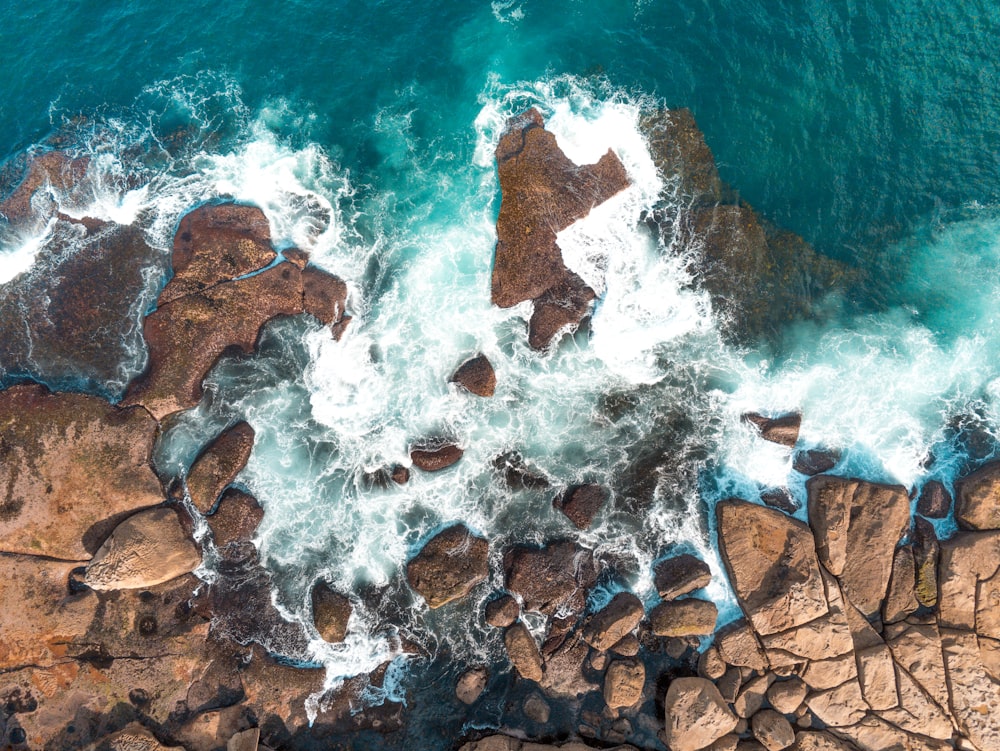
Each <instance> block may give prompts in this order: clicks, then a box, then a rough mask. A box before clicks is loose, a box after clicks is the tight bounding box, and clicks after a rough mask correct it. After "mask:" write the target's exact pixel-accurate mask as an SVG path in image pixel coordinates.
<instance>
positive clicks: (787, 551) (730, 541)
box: [716, 500, 828, 635]
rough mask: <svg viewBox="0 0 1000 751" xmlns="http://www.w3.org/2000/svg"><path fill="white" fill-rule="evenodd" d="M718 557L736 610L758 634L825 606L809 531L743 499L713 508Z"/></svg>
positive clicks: (800, 622) (799, 620) (814, 613)
mask: <svg viewBox="0 0 1000 751" xmlns="http://www.w3.org/2000/svg"><path fill="white" fill-rule="evenodd" d="M716 514H717V515H718V520H719V543H720V549H721V552H722V559H723V562H724V563H725V565H726V570H727V571H728V573H729V578H730V581H732V583H733V588H734V589H735V590H736V595H737V597H738V599H739V602H740V606H741V607H742V608H743V611H744V612H745V613H746V614H747V616H748V617H749V618H750V621H751V623H753V626H754V629H755V630H756V631H757V633H758V634H762V635H766V634H774V633H778V632H780V631H787V630H788V629H790V628H794V627H795V626H800V625H803V624H805V623H808V622H809V621H811V620H813V619H815V618H819V617H821V616H823V615H825V614H826V613H827V610H828V607H827V602H826V596H825V591H824V586H823V579H822V577H821V575H820V570H819V563H818V561H817V560H816V551H815V548H814V545H813V539H812V535H811V534H810V532H809V528H808V527H807V526H806V525H804V524H803V523H802V522H799V521H797V520H795V519H792V518H791V517H788V516H786V515H784V514H782V513H780V512H779V511H775V510H773V509H768V508H764V507H763V506H757V505H755V504H750V503H746V502H743V501H735V500H730V501H723V502H721V503H719V504H718V506H717V507H716Z"/></svg>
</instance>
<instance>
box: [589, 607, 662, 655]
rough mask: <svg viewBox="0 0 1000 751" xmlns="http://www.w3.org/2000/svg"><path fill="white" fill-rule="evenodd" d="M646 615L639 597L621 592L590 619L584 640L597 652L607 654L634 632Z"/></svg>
mask: <svg viewBox="0 0 1000 751" xmlns="http://www.w3.org/2000/svg"><path fill="white" fill-rule="evenodd" d="M645 614H646V611H645V609H644V608H643V606H642V601H641V600H640V599H639V598H638V597H636V596H635V595H634V594H632V593H631V592H619V593H618V594H616V595H615V596H614V597H613V598H611V602H609V603H608V604H607V605H605V606H604V607H603V608H601V609H600V610H599V611H597V612H596V613H594V614H593V615H592V616H591V617H590V618H589V619H588V621H587V624H586V626H584V629H583V640H584V641H585V642H587V644H589V645H590V646H592V647H593V648H594V649H596V650H597V651H599V652H606V651H607V650H609V649H611V647H613V646H614V645H615V644H617V643H618V642H619V641H621V640H622V639H623V638H624V637H625V635H626V634H630V633H631V632H632V631H634V630H635V628H636V627H637V626H638V625H639V621H641V620H642V617H643V616H644V615H645Z"/></svg>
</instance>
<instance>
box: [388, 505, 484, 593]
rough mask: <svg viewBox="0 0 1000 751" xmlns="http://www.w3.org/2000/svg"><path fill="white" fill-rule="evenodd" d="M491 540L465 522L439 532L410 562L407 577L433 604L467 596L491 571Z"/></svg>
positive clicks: (407, 566) (412, 585)
mask: <svg viewBox="0 0 1000 751" xmlns="http://www.w3.org/2000/svg"><path fill="white" fill-rule="evenodd" d="M488 554H489V544H488V543H487V542H486V540H485V539H483V538H482V537H478V536H477V535H474V534H472V532H470V531H469V529H468V528H467V527H466V526H465V525H464V524H455V525H454V526H451V527H448V528H447V529H444V530H442V531H441V532H438V533H437V534H436V535H434V537H432V538H431V539H430V540H428V541H427V543H426V544H425V545H424V547H423V548H422V549H421V550H420V552H419V553H418V554H417V555H416V556H415V557H414V558H412V559H411V560H410V562H409V563H408V564H407V565H406V580H407V581H408V582H409V583H410V586H411V587H413V589H415V590H416V591H417V592H418V593H419V594H420V595H421V596H422V597H423V598H424V599H425V600H426V601H427V605H428V606H429V607H431V608H439V607H441V606H442V605H445V604H447V603H449V602H451V601H452V600H457V599H459V598H462V597H465V596H466V595H467V594H468V593H469V591H470V590H471V589H472V588H473V587H474V586H476V585H477V584H479V583H480V582H482V581H485V580H486V577H487V576H488V575H489V567H488V565H487V556H488Z"/></svg>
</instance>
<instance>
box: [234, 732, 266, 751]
mask: <svg viewBox="0 0 1000 751" xmlns="http://www.w3.org/2000/svg"><path fill="white" fill-rule="evenodd" d="M259 742H260V728H247V729H246V730H241V731H240V732H238V733H235V734H233V735H232V736H230V737H229V740H228V741H227V742H226V751H257V749H258V743H259Z"/></svg>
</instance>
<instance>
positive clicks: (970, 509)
mask: <svg viewBox="0 0 1000 751" xmlns="http://www.w3.org/2000/svg"><path fill="white" fill-rule="evenodd" d="M955 521H957V522H958V525H959V526H960V527H962V528H963V529H1000V461H996V462H989V463H988V464H984V465H983V466H982V467H980V468H979V469H977V470H976V471H975V472H973V473H972V474H971V475H969V476H968V477H965V478H963V479H962V480H961V481H960V482H959V483H958V487H957V488H956V493H955Z"/></svg>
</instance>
